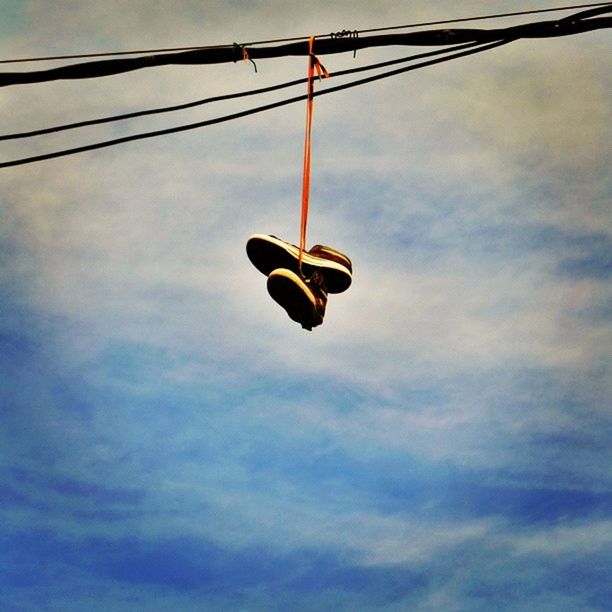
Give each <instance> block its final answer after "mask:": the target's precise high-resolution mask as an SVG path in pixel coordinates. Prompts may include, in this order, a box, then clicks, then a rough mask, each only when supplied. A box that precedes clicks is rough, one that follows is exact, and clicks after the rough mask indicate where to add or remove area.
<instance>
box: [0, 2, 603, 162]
mask: <svg viewBox="0 0 612 612" xmlns="http://www.w3.org/2000/svg"><path fill="white" fill-rule="evenodd" d="M611 6H612V3H605V4H604V5H602V6H598V8H590V9H589V10H585V11H583V12H581V13H577V14H573V15H570V16H569V17H565V18H563V19H560V20H557V21H555V22H540V23H531V24H525V25H522V26H514V27H511V28H505V29H497V30H449V31H440V32H443V33H448V32H452V33H461V34H462V35H463V40H464V41H465V40H466V38H467V40H470V38H471V37H472V36H473V34H474V32H478V33H479V34H481V33H483V32H484V33H485V34H486V36H485V40H484V42H482V43H481V42H479V41H478V40H476V41H474V42H468V43H467V44H464V45H459V44H457V42H459V41H455V44H454V45H453V47H452V48H450V49H443V50H438V51H433V52H428V53H423V54H417V55H413V56H409V57H407V58H400V59H398V60H391V61H388V62H381V63H378V64H372V65H369V66H363V67H358V68H354V69H350V70H345V71H340V72H338V73H335V74H334V75H333V76H340V75H345V74H351V73H355V72H360V71H362V70H371V69H374V68H380V67H385V66H389V65H393V64H398V63H402V62H407V61H411V60H414V59H417V58H423V57H427V56H433V55H438V54H443V57H441V58H436V59H431V60H428V61H425V62H421V63H419V64H412V65H410V66H408V67H404V68H400V69H396V70H391V71H388V72H384V73H382V74H379V75H374V76H372V77H368V78H365V79H358V80H355V81H351V82H349V83H345V84H343V85H339V86H335V87H329V88H326V89H324V90H321V91H317V92H315V93H314V96H319V95H325V94H329V93H333V92H336V91H340V90H343V89H347V88H350V87H356V86H358V85H363V84H365V83H369V82H372V81H376V80H379V79H382V78H387V77H390V76H393V75H396V74H401V73H403V72H408V71H410V70H416V69H418V68H422V67H425V66H429V65H433V64H437V63H440V62H445V61H449V60H451V59H456V58H459V57H463V56H465V55H470V54H473V53H478V52H480V51H485V50H487V49H490V48H494V47H497V46H500V45H503V44H507V43H509V42H511V41H513V40H516V39H518V38H523V37H527V38H533V37H553V36H563V35H568V34H574V33H577V32H584V31H589V30H593V29H598V28H601V27H612V19H609V18H604V19H590V20H586V19H587V17H592V16H595V15H600V14H602V13H605V12H611V11H612V8H611ZM432 33H435V34H438V33H437V32H428V33H426V34H429V35H431V34H432ZM502 33H503V34H504V35H503V36H502V35H501V34H502ZM494 34H497V35H498V38H497V39H492V37H493V35H494ZM378 38H380V37H378ZM460 38H461V37H460ZM328 42H329V41H328ZM425 44H427V43H425ZM430 44H431V43H430ZM449 44H450V43H449ZM235 46H237V45H235ZM238 47H239V46H238ZM239 48H240V47H239ZM458 50H459V52H457V51H458ZM318 53H321V51H320V50H318ZM245 56H246V57H249V55H248V53H247V54H245ZM249 59H250V57H249ZM305 80H307V79H298V80H295V81H289V82H286V83H281V84H277V85H273V86H270V87H266V88H260V89H256V90H250V91H246V92H237V93H235V94H227V95H225V96H216V97H213V98H207V99H204V100H197V101H194V102H188V103H186V104H181V105H175V106H171V107H162V108H157V109H148V110H143V111H135V112H132V113H126V114H124V115H115V116H113V117H103V118H99V119H93V120H87V121H82V122H77V123H72V124H64V125H61V126H54V127H51V128H44V129H42V130H34V131H30V132H22V133H18V134H8V135H5V136H2V137H0V139H2V140H9V139H13V138H24V137H29V136H34V135H41V134H46V133H51V132H55V131H63V130H66V129H73V128H75V127H83V126H85V125H94V124H97V123H106V122H109V121H117V120H120V119H126V118H132V117H137V116H142V115H149V114H154V113H159V112H170V111H173V110H180V109H183V108H190V107H193V106H198V105H201V104H206V103H208V102H212V101H219V100H228V99H231V98H237V97H244V96H248V95H255V94H258V93H265V92H269V91H274V90H277V89H282V88H285V87H290V86H292V85H296V84H298V83H300V82H302V83H303V82H304V81H305ZM306 97H307V96H303V95H302V96H296V97H293V98H288V99H285V100H280V101H278V102H274V103H271V104H266V105H263V106H258V107H254V108H251V109H247V110H244V111H241V112H237V113H232V114H228V115H223V116H220V117H216V118H213V119H209V120H206V121H200V122H196V123H190V124H186V125H180V126H175V127H173V128H166V129H163V130H156V131H152V132H144V133H140V134H134V135H130V136H125V137H122V138H116V139H113V140H106V141H102V142H98V143H92V144H89V145H84V146H81V147H75V148H71V149H63V150H61V151H55V152H52V153H46V154H42V155H37V156H32V157H27V158H21V159H17V160H11V161H8V162H2V163H0V168H6V167H11V166H17V165H23V164H26V163H33V162H35V161H42V160H45V159H52V158H56V157H63V156H66V155H72V154H76V153H81V152H85V151H90V150H95V149H100V148H104V147H109V146H113V145H116V144H122V143H126V142H130V141H134V140H141V139H145V138H153V137H156V136H161V135H166V134H172V133H176V132H181V131H186V130H191V129H196V128H200V127H205V126H208V125H214V124H217V123H222V122H225V121H230V120H233V119H238V118H240V117H244V116H247V115H251V114H255V113H259V112H264V111H266V110H271V109H273V108H277V107H280V106H285V105H287V104H292V103H295V102H298V101H301V100H304V99H306Z"/></svg>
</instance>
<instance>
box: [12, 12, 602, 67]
mask: <svg viewBox="0 0 612 612" xmlns="http://www.w3.org/2000/svg"><path fill="white" fill-rule="evenodd" d="M610 5H612V2H590V3H588V4H574V5H566V6H557V7H551V8H545V9H532V10H528V11H515V12H512V13H497V14H490V15H478V16H476V17H460V18H457V19H441V20H437V21H423V22H418V23H408V24H404V25H399V26H387V27H381V28H369V29H364V30H355V31H356V32H358V33H359V34H366V33H371V32H386V31H392V30H403V29H411V28H418V27H425V26H433V25H444V24H447V23H462V22H468V21H482V20H486V19H501V18H505V17H519V16H521V15H535V14H538V13H551V12H558V11H570V10H575V9H579V8H590V7H597V6H610ZM329 36H331V34H329V33H326V34H317V35H316V38H325V37H329ZM302 40H308V36H294V37H289V38H274V39H270V40H258V41H251V42H247V43H243V45H251V46H253V45H267V44H274V43H283V42H296V41H302ZM232 46H233V45H232V44H221V45H192V46H185V47H167V48H159V49H139V50H134V51H107V52H98V53H78V54H72V55H52V56H43V57H23V58H15V59H7V60H0V64H15V63H24V62H44V61H57V60H66V59H86V58H94V57H114V56H120V55H143V54H151V53H174V52H178V51H194V50H202V49H224V48H231V47H232Z"/></svg>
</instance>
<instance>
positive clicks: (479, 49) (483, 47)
mask: <svg viewBox="0 0 612 612" xmlns="http://www.w3.org/2000/svg"><path fill="white" fill-rule="evenodd" d="M512 40H514V39H505V40H498V41H495V42H492V43H487V44H484V45H480V46H477V47H474V46H472V48H469V49H465V50H463V51H461V52H459V53H453V54H447V55H445V56H444V57H439V58H435V59H430V60H427V61H425V62H421V63H419V64H412V65H410V66H405V67H403V68H397V69H395V70H390V71H388V72H384V73H382V74H377V75H373V76H370V77H366V78H364V79H358V80H355V81H351V82H349V83H343V84H342V85H336V86H335V87H329V88H326V89H323V90H319V91H315V92H314V94H313V97H318V96H323V95H327V94H330V93H334V92H337V91H342V90H345V89H349V88H352V87H357V86H359V85H365V84H366V83H371V82H374V81H378V80H381V79H384V78H388V77H391V76H395V75H398V74H402V73H404V72H409V71H412V70H417V69H419V68H424V67H426V66H431V65H434V64H438V63H441V62H447V61H450V60H453V59H458V58H460V57H465V56H467V55H472V54H474V53H480V52H482V51H487V50H489V49H493V48H495V47H499V46H501V45H505V44H508V43H510V42H512ZM307 97H308V96H307V95H299V96H295V97H292V98H286V99H284V100H279V101H277V102H272V103H270V104H265V105H262V106H257V107H254V108H250V109H247V110H244V111H240V112H237V113H231V114H228V115H223V116H220V117H215V118H213V119H208V120H205V121H198V122H196V123H188V124H185V125H179V126H175V127H172V128H165V129H162V130H155V131H151V132H143V133H140V134H132V135H130V136H124V137H121V138H114V139H112V140H105V141H101V142H97V143H92V144H88V145H84V146H81V147H74V148H70V149H63V150H60V151H54V152H51V153H44V154H42V155H34V156H31V157H24V158H21V159H15V160H11V161H7V162H1V163H0V168H9V167H14V166H21V165H24V164H30V163H34V162H39V161H44V160H48V159H54V158H57V157H65V156H67V155H75V154H77V153H84V152H86V151H93V150H96V149H102V148H106V147H111V146H114V145H118V144H124V143H127V142H133V141H136V140H143V139H147V138H155V137H157V136H165V135H168V134H175V133H178V132H184V131H187V130H194V129H197V128H202V127H207V126H210V125H215V124H218V123H224V122H226V121H232V120H235V119H239V118H241V117H246V116H248V115H254V114H257V113H261V112H264V111H267V110H272V109H274V108H279V107H281V106H286V105H288V104H294V103H296V102H301V101H303V100H306V98H307Z"/></svg>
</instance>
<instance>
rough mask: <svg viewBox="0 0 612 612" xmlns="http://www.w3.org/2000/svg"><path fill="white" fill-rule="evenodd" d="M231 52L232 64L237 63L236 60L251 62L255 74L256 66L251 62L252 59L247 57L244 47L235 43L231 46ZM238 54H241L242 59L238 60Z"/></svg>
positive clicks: (247, 53) (246, 50) (247, 52)
mask: <svg viewBox="0 0 612 612" xmlns="http://www.w3.org/2000/svg"><path fill="white" fill-rule="evenodd" d="M232 50H233V52H234V64H235V63H236V62H237V61H238V59H242V60H243V61H245V62H251V64H253V68H254V69H255V72H257V64H256V63H255V62H254V61H253V58H252V57H251V56H250V55H249V51H248V49H247V48H246V47H245V46H244V45H239V44H238V43H237V42H235V43H233V45H232ZM238 54H241V55H242V57H240V58H239V57H238Z"/></svg>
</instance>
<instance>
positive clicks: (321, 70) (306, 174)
mask: <svg viewBox="0 0 612 612" xmlns="http://www.w3.org/2000/svg"><path fill="white" fill-rule="evenodd" d="M314 38H315V37H314V36H311V37H310V39H309V41H308V99H307V101H306V134H305V136H304V167H303V170H302V219H301V222H300V256H299V269H300V274H301V275H302V276H303V274H302V255H303V253H304V249H305V248H306V226H307V225H308V202H309V199H310V140H311V139H310V134H311V132H312V113H313V107H314V103H313V102H314V99H313V92H314V77H315V71H316V73H317V76H318V77H319V79H321V78H328V77H329V72H327V69H326V68H325V66H323V64H321V62H320V61H319V59H318V58H317V56H316V55H315V54H314V53H313V52H312V48H313V45H314Z"/></svg>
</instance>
